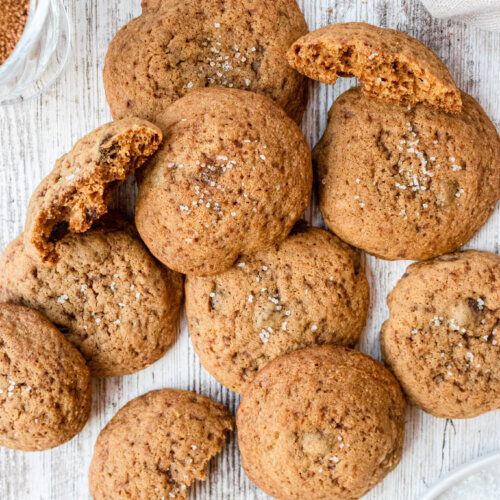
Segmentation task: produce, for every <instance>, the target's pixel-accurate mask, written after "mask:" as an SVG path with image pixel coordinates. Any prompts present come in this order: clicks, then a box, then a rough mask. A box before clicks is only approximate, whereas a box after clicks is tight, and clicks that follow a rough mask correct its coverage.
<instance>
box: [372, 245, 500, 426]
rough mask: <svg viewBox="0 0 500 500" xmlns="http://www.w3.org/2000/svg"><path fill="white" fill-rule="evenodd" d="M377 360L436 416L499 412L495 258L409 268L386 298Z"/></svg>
mask: <svg viewBox="0 0 500 500" xmlns="http://www.w3.org/2000/svg"><path fill="white" fill-rule="evenodd" d="M387 304H388V306H389V319H388V320H387V321H386V322H385V323H384V325H383V327H382V331H381V335H380V341H381V345H382V352H383V357H384V361H385V362H386V363H387V365H388V366H389V367H390V369H391V370H392V371H393V372H394V374H395V375H396V377H397V378H398V380H399V381H400V383H401V385H402V387H403V390H404V391H405V393H406V394H407V396H408V398H409V400H410V401H411V402H412V403H413V404H415V405H416V406H418V407H420V408H422V409H423V410H425V411H426V412H428V413H431V414H432V415H434V416H436V417H442V418H471V417H475V416H477V415H480V414H482V413H486V412H488V411H491V410H498V409H500V381H499V379H498V377H497V375H496V374H497V371H498V367H499V366H500V345H498V341H500V256H498V255H495V254H492V253H489V252H480V251H476V250H469V251H466V252H458V253H454V254H449V255H444V256H442V257H438V258H437V259H434V260H431V261H428V262H420V263H418V264H413V265H411V266H410V267H408V269H407V270H406V273H405V274H404V276H403V278H402V279H401V280H400V281H399V282H398V283H397V285H396V286H395V287H394V289H393V290H392V292H391V293H390V294H389V296H388V299H387Z"/></svg>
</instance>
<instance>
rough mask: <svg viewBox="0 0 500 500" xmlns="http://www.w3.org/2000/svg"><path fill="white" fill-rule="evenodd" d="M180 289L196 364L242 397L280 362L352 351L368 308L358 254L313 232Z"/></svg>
mask: <svg viewBox="0 0 500 500" xmlns="http://www.w3.org/2000/svg"><path fill="white" fill-rule="evenodd" d="M185 290H186V315H187V319H188V324H189V333H190V335H191V341H192V343H193V346H194V348H195V350H196V352H197V353H198V356H199V358H200V361H201V362H202V364H203V366H204V367H205V368H206V369H207V370H208V371H209V372H210V373H211V374H212V375H213V376H214V377H215V378H216V379H217V380H218V381H219V382H220V383H221V384H223V385H225V386H226V387H228V388H229V389H231V390H233V391H236V392H238V393H240V394H241V393H243V391H244V390H245V387H247V386H248V384H249V383H250V382H251V381H252V380H253V379H254V377H255V375H256V374H257V372H258V371H259V370H260V369H261V368H263V367H264V366H265V365H266V364H267V363H268V362H269V361H271V360H272V359H274V358H276V357H277V356H280V355H282V354H286V353H288V352H291V351H294V350H296V349H300V348H302V347H307V346H311V345H315V344H338V345H347V346H353V345H354V344H356V342H357V341H358V340H359V336H360V335H361V331H362V329H363V326H364V324H365V320H366V314H367V311H368V303H369V288H368V282H367V280H366V277H365V273H364V271H363V269H362V268H361V264H360V258H359V255H358V254H357V253H356V252H355V251H353V249H351V248H350V247H349V246H348V245H346V244H345V243H343V242H342V241H340V240H339V239H338V238H337V237H336V236H334V235H333V234H331V233H328V232H327V231H324V230H322V229H318V228H309V229H305V230H301V229H299V230H298V232H296V233H295V234H293V235H292V236H289V237H288V238H287V239H286V240H284V241H283V242H282V243H281V244H277V245H274V246H272V247H271V248H268V249H266V250H261V251H260V252H257V253H255V254H252V255H250V256H248V255H242V256H241V257H240V258H239V259H238V262H237V263H235V264H234V265H233V267H232V268H231V269H230V270H228V271H226V272H224V273H222V274H218V275H217V276H213V277H208V278H200V277H195V276H190V277H188V278H187V280H186V286H185Z"/></svg>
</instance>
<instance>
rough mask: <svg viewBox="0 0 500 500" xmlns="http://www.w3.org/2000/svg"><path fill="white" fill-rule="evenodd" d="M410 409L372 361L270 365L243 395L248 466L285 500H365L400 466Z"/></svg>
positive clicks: (241, 419)
mask: <svg viewBox="0 0 500 500" xmlns="http://www.w3.org/2000/svg"><path fill="white" fill-rule="evenodd" d="M405 410H406V404H405V401H404V398H403V394H402V392H401V389H400V387H399V384H398V383H397V381H396V379H395V378H394V377H393V376H392V375H391V373H390V372H389V371H388V370H386V369H385V368H384V367H383V366H382V365H381V364H380V363H378V362H377V361H375V360H374V359H372V358H370V357H369V356H366V355H365V354H361V353H360V352H357V351H353V350H351V349H348V348H345V347H334V346H316V347H310V348H307V349H301V350H299V351H295V352H293V353H291V354H287V355H285V356H281V357H279V358H276V359H275V360H273V361H271V362H270V363H269V364H268V365H267V366H266V367H265V368H264V369H263V370H261V371H260V372H259V373H258V374H257V376H256V377H255V379H254V381H253V382H252V383H251V384H250V385H249V387H248V389H247V390H246V392H245V393H244V395H243V400H242V402H241V405H240V407H239V409H238V414H237V418H236V425H237V428H238V442H239V447H240V452H241V459H242V464H243V467H244V469H245V472H246V473H247V475H248V477H249V478H250V479H251V480H252V481H253V482H254V483H255V484H256V485H257V486H258V487H259V488H261V489H262V490H264V492H265V493H267V494H269V495H271V496H273V497H275V498H279V499H280V500H294V499H297V500H303V499H305V498H312V497H313V498H314V499H317V500H330V499H333V498H335V499H338V500H343V499H345V500H352V499H356V498H360V497H362V496H363V495H364V494H365V493H366V492H367V491H368V490H370V489H371V488H373V487H374V486H375V485H376V484H377V483H379V482H380V481H381V480H382V479H383V478H384V477H385V476H386V475H387V474H388V473H389V472H390V471H392V470H393V469H394V468H395V467H396V466H397V465H398V463H399V461H400V459H401V452H402V448H403V438H404V427H405Z"/></svg>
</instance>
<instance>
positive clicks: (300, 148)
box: [135, 88, 312, 276]
mask: <svg viewBox="0 0 500 500" xmlns="http://www.w3.org/2000/svg"><path fill="white" fill-rule="evenodd" d="M158 124H159V126H160V127H162V129H163V130H164V134H165V138H164V141H163V144H162V147H161V148H160V150H159V151H158V153H157V154H156V155H155V157H154V158H153V159H152V161H151V162H150V163H149V165H148V168H147V169H146V170H145V171H144V172H143V173H142V174H143V175H141V180H140V184H139V195H138V198H137V205H136V213H135V220H136V224H137V229H138V231H139V233H140V235H141V237H142V239H143V240H144V242H145V243H146V245H147V246H148V248H149V249H150V250H151V252H152V253H153V254H154V255H155V256H156V257H157V258H158V260H160V261H161V262H163V263H164V264H165V265H167V266H168V267H170V268H171V269H174V270H176V271H178V272H182V273H184V274H194V275H198V276H208V275H213V274H217V273H219V272H222V271H225V270H226V269H228V268H230V267H231V265H232V264H233V263H234V261H235V260H236V259H237V258H238V255H240V254H242V253H251V252H255V251H258V250H261V249H263V248H267V247H269V246H270V245H272V244H274V243H276V242H278V241H281V240H283V239H284V238H285V237H286V236H287V235H288V233H289V232H290V230H291V229H292V227H293V225H294V224H295V222H296V221H297V220H298V218H299V217H300V216H301V215H302V213H303V212H304V210H305V209H306V208H307V206H308V204H309V200H310V195H311V188H312V165H311V153H310V150H309V146H308V144H307V142H306V139H305V138H304V136H303V134H302V132H301V131H300V129H299V127H298V126H297V125H296V123H294V121H293V120H292V119H290V118H289V117H288V116H287V115H286V114H285V112H284V111H283V110H282V109H281V108H280V107H279V106H277V105H276V104H275V103H274V102H273V101H272V100H271V99H269V98H268V97H265V96H262V95H259V94H255V93H252V92H245V91H243V90H234V89H215V88H208V89H203V90H194V91H193V92H190V93H189V94H187V95H186V96H184V97H183V98H182V99H179V100H178V101H176V102H175V103H174V104H172V106H170V107H169V108H168V109H167V111H166V112H165V113H163V115H161V117H158Z"/></svg>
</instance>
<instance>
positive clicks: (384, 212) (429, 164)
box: [313, 88, 500, 260]
mask: <svg viewBox="0 0 500 500" xmlns="http://www.w3.org/2000/svg"><path fill="white" fill-rule="evenodd" d="M462 100H463V109H462V112H461V113H457V114H454V115H450V114H447V113H444V112H439V111H432V110H430V109H428V108H426V107H424V106H417V107H415V108H408V107H406V106H401V105H393V104H385V103H380V102H377V101H375V100H373V99H370V98H369V97H367V96H365V95H363V94H362V93H361V91H360V89H359V88H354V89H351V90H348V91H347V92H345V93H344V94H342V95H341V96H340V97H339V98H338V99H337V101H335V103H334V104H333V106H332V108H331V109H330V112H329V123H328V126H327V129H326V131H325V133H324V135H323V137H322V139H321V141H320V142H319V143H318V145H317V146H316V148H315V149H314V152H313V157H314V161H315V166H316V175H317V180H318V186H319V204H320V209H321V212H322V214H323V217H324V219H325V222H326V224H327V225H328V227H329V228H330V229H331V230H332V231H333V232H334V233H335V234H336V235H338V236H339V237H340V238H341V239H343V240H344V241H347V242H348V243H350V244H351V245H353V246H355V247H358V248H361V249H363V250H365V251H367V252H369V253H371V254H373V255H376V256H377V257H380V258H383V259H389V260H397V259H409V260H422V259H428V258H432V257H435V256H437V255H441V254H443V253H447V252H452V251H454V250H456V249H457V248H459V247H460V246H462V245H464V244H465V243H467V241H469V240H470V238H472V236H474V234H475V233H476V232H477V231H478V230H479V229H480V228H481V226H482V225H483V224H484V223H485V222H486V220H487V219H488V217H489V216H490V215H491V213H492V212H493V210H494V208H495V205H496V203H497V201H498V199H499V197H500V137H499V135H498V132H497V131H496V129H495V127H494V125H493V124H492V123H491V121H490V120H489V118H488V117H487V116H486V114H485V113H484V111H483V110H482V108H481V107H480V106H479V104H477V102H476V101H475V100H474V99H473V98H472V97H470V96H469V95H467V94H465V93H462Z"/></svg>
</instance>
